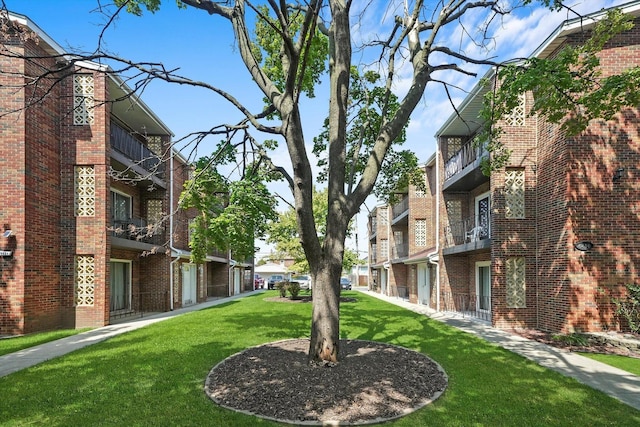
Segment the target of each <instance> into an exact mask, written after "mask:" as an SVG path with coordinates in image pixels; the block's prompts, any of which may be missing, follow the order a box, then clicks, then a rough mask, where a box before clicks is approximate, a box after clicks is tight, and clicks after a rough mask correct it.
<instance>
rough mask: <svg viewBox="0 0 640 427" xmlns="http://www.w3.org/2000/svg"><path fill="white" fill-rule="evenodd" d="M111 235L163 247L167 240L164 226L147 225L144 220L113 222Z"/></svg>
mask: <svg viewBox="0 0 640 427" xmlns="http://www.w3.org/2000/svg"><path fill="white" fill-rule="evenodd" d="M111 233H112V235H113V236H114V237H120V238H121V239H127V240H135V241H137V242H142V243H148V244H151V245H163V244H165V243H166V240H167V239H166V237H165V229H164V225H155V224H147V220H146V219H144V218H135V217H134V218H129V219H126V220H113V221H112V227H111Z"/></svg>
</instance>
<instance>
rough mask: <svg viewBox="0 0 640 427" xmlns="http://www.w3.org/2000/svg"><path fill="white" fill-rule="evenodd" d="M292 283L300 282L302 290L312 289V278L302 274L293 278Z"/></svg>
mask: <svg viewBox="0 0 640 427" xmlns="http://www.w3.org/2000/svg"><path fill="white" fill-rule="evenodd" d="M291 281H292V282H298V284H299V285H300V289H311V276H307V275H306V274H300V275H298V276H293V277H292V278H291Z"/></svg>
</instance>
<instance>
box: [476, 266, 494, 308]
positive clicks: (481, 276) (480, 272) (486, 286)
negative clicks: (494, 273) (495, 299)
mask: <svg viewBox="0 0 640 427" xmlns="http://www.w3.org/2000/svg"><path fill="white" fill-rule="evenodd" d="M476 295H477V299H478V301H477V305H476V307H477V308H478V310H482V311H491V263H490V262H489V261H486V262H478V263H476Z"/></svg>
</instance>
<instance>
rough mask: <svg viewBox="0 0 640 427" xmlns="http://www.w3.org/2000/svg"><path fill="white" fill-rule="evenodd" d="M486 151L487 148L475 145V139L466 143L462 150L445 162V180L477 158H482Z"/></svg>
mask: <svg viewBox="0 0 640 427" xmlns="http://www.w3.org/2000/svg"><path fill="white" fill-rule="evenodd" d="M485 152H486V150H484V149H483V148H481V147H476V146H475V144H474V143H473V139H472V140H470V141H469V142H467V143H466V144H464V145H463V146H462V148H461V149H460V151H458V152H457V153H456V154H454V155H453V156H452V157H451V158H450V159H449V160H447V162H446V163H445V164H444V179H445V181H446V180H447V179H449V178H451V177H452V176H454V175H455V174H457V173H458V172H461V171H462V170H463V169H464V168H465V167H467V166H469V165H470V164H472V163H473V162H475V161H476V159H478V158H480V157H481V156H482V154H484V153H485Z"/></svg>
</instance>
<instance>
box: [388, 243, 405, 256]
mask: <svg viewBox="0 0 640 427" xmlns="http://www.w3.org/2000/svg"><path fill="white" fill-rule="evenodd" d="M392 249H393V250H392V251H391V255H392V257H393V258H394V259H397V258H404V257H406V256H409V244H408V243H402V244H398V245H394V246H393V248H392Z"/></svg>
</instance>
